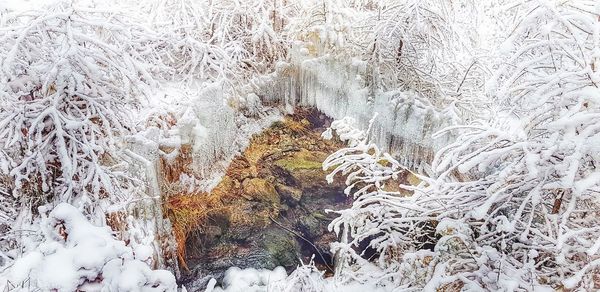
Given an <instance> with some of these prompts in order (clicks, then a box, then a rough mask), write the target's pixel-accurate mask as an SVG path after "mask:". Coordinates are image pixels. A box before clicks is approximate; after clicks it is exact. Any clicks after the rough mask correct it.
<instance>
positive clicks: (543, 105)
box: [325, 1, 600, 291]
mask: <svg viewBox="0 0 600 292" xmlns="http://www.w3.org/2000/svg"><path fill="white" fill-rule="evenodd" d="M524 5H525V4H524ZM598 8H599V6H598V5H597V4H596V3H592V2H591V1H590V2H588V1H579V2H577V3H574V2H570V1H567V2H558V3H554V2H546V1H540V2H538V1H533V2H531V3H528V4H527V5H525V8H522V9H525V10H527V11H528V12H527V13H524V14H525V15H526V17H525V18H523V19H519V20H518V21H519V25H518V26H517V28H516V29H515V30H514V31H513V32H512V34H511V36H510V38H509V39H508V40H507V42H506V44H505V45H504V46H503V53H504V54H505V55H503V58H502V59H503V60H502V61H501V63H499V65H498V68H497V70H496V71H495V77H494V79H493V80H492V82H490V83H489V84H488V87H487V90H488V92H489V95H490V97H491V99H492V100H493V101H494V104H495V108H494V109H495V111H496V112H497V114H496V115H494V116H492V117H490V118H487V119H478V120H476V121H474V122H472V123H471V124H468V125H466V126H464V127H452V128H448V129H447V131H455V130H457V129H460V132H459V135H458V137H457V140H456V142H454V143H451V144H450V145H448V146H447V147H445V148H443V149H441V150H440V151H439V152H438V153H437V154H436V157H435V160H434V161H433V163H432V169H433V177H432V178H428V177H424V176H420V177H419V178H420V179H421V180H422V183H421V184H419V185H418V186H416V187H413V186H406V185H402V184H400V185H397V181H398V180H397V179H396V177H395V176H396V175H399V174H400V173H401V171H402V166H401V165H397V164H396V163H394V162H393V161H394V160H393V158H391V157H387V156H385V155H382V154H381V153H380V151H378V149H377V147H376V146H373V145H371V144H370V143H369V142H368V140H367V139H366V138H364V137H365V136H366V135H363V136H362V138H360V139H358V140H357V142H355V143H353V144H351V146H350V147H349V148H348V149H343V150H340V151H338V152H337V153H335V154H334V155H332V156H331V157H330V158H329V159H328V160H327V161H326V164H325V166H332V167H333V166H335V167H336V168H335V169H334V172H333V173H332V175H333V174H335V173H342V174H343V175H346V176H347V183H348V185H349V187H350V189H349V194H352V195H354V196H355V202H354V204H353V206H352V208H351V209H348V210H342V211H340V212H339V213H340V217H339V218H338V219H336V220H335V221H334V222H333V223H332V228H333V229H334V230H336V231H339V233H340V234H342V242H341V243H338V244H336V246H335V248H336V250H337V251H338V253H339V255H340V257H341V259H343V260H345V261H344V262H342V263H344V264H345V266H343V270H344V271H343V272H342V274H343V273H346V275H347V277H348V278H352V277H356V278H358V279H361V281H367V280H368V279H369V278H371V277H372V276H373V274H374V275H378V276H379V277H381V278H385V279H387V280H390V281H392V282H393V283H395V285H397V286H399V287H404V288H407V289H409V288H418V289H425V290H431V289H442V288H443V289H446V288H448V289H449V288H450V287H454V288H462V289H463V290H475V291H480V290H487V291H496V290H499V289H506V290H507V291H530V290H536V291H537V290H548V289H581V290H592V289H597V287H598V280H597V279H598V273H599V270H600V267H599V265H600V255H599V253H598V252H599V249H600V240H599V239H598V238H600V228H599V226H600V222H599V221H598V215H599V214H598V211H597V210H600V206H599V205H598V204H599V202H600V200H599V198H600V197H599V196H598V194H599V193H600V175H599V173H600V172H599V171H598V169H597V165H598V163H599V161H598V160H599V159H600V158H599V156H598V153H600V152H599V151H600V149H598V146H597V145H598V143H599V141H600V140H599V139H598V137H600V127H598V124H599V122H600V120H599V119H598V118H599V117H600V102H599V100H600V90H599V89H598V87H597V82H598V80H599V76H600V75H599V73H598V67H597V66H598V58H599V57H598V56H600V49H599V44H600V33H598V32H599V31H600V22H599V21H598V17H597V15H598V12H599V11H598ZM334 126H335V125H334ZM443 133H444V132H441V133H440V134H443ZM342 134H343V133H342ZM390 161H392V162H390ZM398 189H400V190H402V189H404V190H406V191H409V192H411V193H409V194H406V193H405V192H401V191H398ZM345 238H347V239H348V241H347V242H344V239H345ZM361 241H364V242H367V243H368V244H369V247H371V248H373V249H375V250H376V251H377V252H378V253H379V262H378V263H376V267H377V268H378V269H379V272H375V273H372V272H366V270H365V269H364V268H363V267H364V266H367V264H368V263H367V262H366V260H365V259H363V255H362V254H361V253H362V252H363V250H361V248H362V247H364V246H361V245H360V244H359V243H360V242H361ZM369 273H371V274H369Z"/></svg>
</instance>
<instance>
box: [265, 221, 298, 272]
mask: <svg viewBox="0 0 600 292" xmlns="http://www.w3.org/2000/svg"><path fill="white" fill-rule="evenodd" d="M262 245H263V247H264V249H265V251H266V252H267V253H268V254H269V256H270V257H271V258H272V260H273V262H275V265H276V266H284V267H293V266H295V265H297V264H298V263H299V261H298V258H299V257H300V244H299V243H298V241H297V240H296V238H295V236H294V235H293V234H291V233H289V232H287V231H285V230H282V229H272V230H269V231H268V232H266V233H265V235H264V237H263V240H262Z"/></svg>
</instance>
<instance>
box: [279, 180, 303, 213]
mask: <svg viewBox="0 0 600 292" xmlns="http://www.w3.org/2000/svg"><path fill="white" fill-rule="evenodd" d="M275 189H276V190H277V193H279V195H280V196H281V198H282V199H283V201H284V202H285V203H286V204H287V205H289V206H291V207H295V206H297V205H298V203H299V202H300V199H302V190H300V189H297V188H293V187H288V186H286V185H284V184H281V183H278V184H277V185H275Z"/></svg>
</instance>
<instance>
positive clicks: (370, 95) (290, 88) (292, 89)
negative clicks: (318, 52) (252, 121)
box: [256, 48, 456, 170]
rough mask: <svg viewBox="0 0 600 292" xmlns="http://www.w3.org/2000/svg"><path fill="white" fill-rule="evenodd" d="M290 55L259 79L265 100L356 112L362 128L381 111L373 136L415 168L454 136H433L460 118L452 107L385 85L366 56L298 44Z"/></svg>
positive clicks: (334, 113)
mask: <svg viewBox="0 0 600 292" xmlns="http://www.w3.org/2000/svg"><path fill="white" fill-rule="evenodd" d="M291 55H292V57H291V62H290V63H289V64H280V66H278V68H277V71H276V72H275V73H274V74H272V75H271V76H270V78H263V79H262V80H260V81H258V82H256V86H257V87H258V88H259V90H258V91H259V92H260V94H259V96H260V97H261V98H262V100H263V102H264V103H265V104H267V105H275V104H277V105H280V106H282V107H284V108H285V109H287V110H289V111H293V108H294V107H296V106H313V107H316V108H317V109H319V110H320V111H321V112H323V113H324V114H326V115H328V116H329V117H331V118H333V119H336V120H337V119H342V118H344V117H353V118H354V119H356V121H357V124H358V126H359V127H361V128H363V129H365V128H366V127H367V125H368V123H369V121H370V120H371V118H373V116H374V115H375V114H377V115H378V117H377V119H376V120H375V122H374V124H373V128H372V130H371V131H370V135H371V136H370V138H371V140H372V141H373V142H375V143H376V144H378V145H381V147H382V150H383V151H386V152H389V153H391V154H392V155H394V156H395V157H398V158H399V160H400V161H401V162H402V163H403V164H405V165H406V166H407V167H409V168H412V169H415V170H418V169H421V168H422V167H423V166H424V165H425V164H422V163H421V162H426V163H427V162H430V161H431V159H432V158H433V153H435V151H436V150H437V149H440V148H441V147H442V146H443V145H446V144H447V142H448V141H449V139H451V136H450V134H446V135H443V136H441V137H438V138H436V139H433V137H432V136H433V134H434V133H435V132H436V131H439V130H441V129H442V128H444V127H446V126H449V125H451V124H452V123H453V122H454V121H455V120H456V114H455V113H454V111H453V108H448V109H439V108H436V107H435V106H433V105H432V104H431V103H430V102H429V101H428V100H427V99H426V98H424V97H422V96H420V95H419V94H418V93H416V92H412V91H401V90H390V91H385V90H381V89H380V88H378V86H377V85H375V83H376V82H374V80H373V79H374V78H373V77H372V76H373V75H374V74H373V73H372V72H371V71H370V70H371V69H372V68H369V66H368V65H367V63H366V62H364V61H360V60H357V59H352V60H349V61H342V60H339V59H335V58H333V57H331V56H328V55H325V56H321V57H315V56H311V55H309V54H308V53H307V51H306V50H302V49H300V48H293V49H292V52H291Z"/></svg>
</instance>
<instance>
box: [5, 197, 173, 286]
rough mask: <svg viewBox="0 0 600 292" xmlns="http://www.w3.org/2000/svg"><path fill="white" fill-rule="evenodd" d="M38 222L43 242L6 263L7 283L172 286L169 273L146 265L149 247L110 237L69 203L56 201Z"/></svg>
mask: <svg viewBox="0 0 600 292" xmlns="http://www.w3.org/2000/svg"><path fill="white" fill-rule="evenodd" d="M41 226H42V228H43V231H44V241H42V242H41V243H40V244H39V246H37V248H36V249H35V250H34V251H31V252H28V253H27V254H25V255H23V256H22V257H21V258H19V259H18V260H17V261H15V263H14V264H13V265H12V266H11V267H9V269H8V272H7V274H8V280H10V282H11V283H13V284H14V283H16V284H20V283H24V282H27V283H29V284H28V285H33V287H37V288H39V289H41V290H43V291H50V290H55V291H75V290H77V289H82V287H85V288H86V289H94V290H95V289H99V288H102V289H103V291H176V288H177V285H176V283H175V277H174V276H173V274H172V273H171V272H169V271H165V270H152V269H151V268H150V266H149V261H148V260H149V256H150V255H151V254H152V253H151V249H150V248H149V247H143V246H139V245H138V246H136V247H132V246H129V245H127V244H126V243H125V242H123V241H119V240H117V239H115V237H114V236H113V234H112V231H111V230H110V229H109V228H108V227H97V226H94V225H92V224H91V223H90V222H89V221H88V220H87V219H86V218H85V217H84V216H83V215H82V214H81V212H80V211H79V210H77V209H76V208H75V207H73V206H71V205H69V204H66V203H61V204H59V205H57V206H56V207H55V208H54V209H53V210H52V211H51V212H50V213H49V214H48V216H47V217H45V218H43V219H42V223H41ZM26 287H27V286H26ZM27 289H28V288H27ZM140 289H141V290H140ZM15 291H16V290H15ZM23 291H25V290H23Z"/></svg>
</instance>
